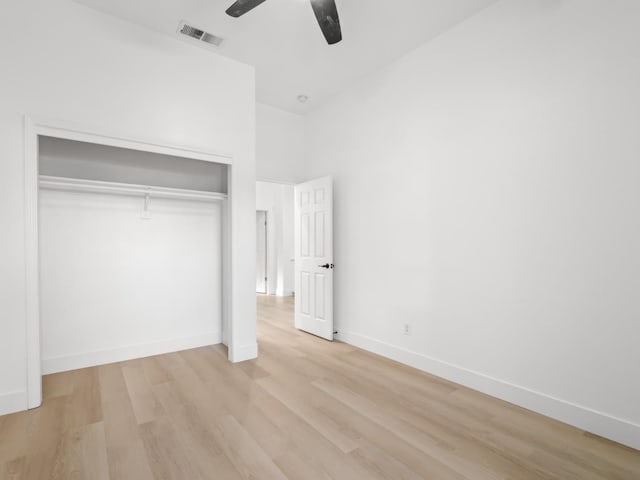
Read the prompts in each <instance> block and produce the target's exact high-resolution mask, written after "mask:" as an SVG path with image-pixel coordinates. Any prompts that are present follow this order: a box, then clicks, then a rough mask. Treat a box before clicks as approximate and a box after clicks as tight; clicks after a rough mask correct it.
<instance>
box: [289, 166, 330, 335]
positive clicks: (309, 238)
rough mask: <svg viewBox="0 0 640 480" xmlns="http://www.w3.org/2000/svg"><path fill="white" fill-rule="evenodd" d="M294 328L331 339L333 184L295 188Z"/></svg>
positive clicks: (314, 183)
mask: <svg viewBox="0 0 640 480" xmlns="http://www.w3.org/2000/svg"><path fill="white" fill-rule="evenodd" d="M295 234H296V241H295V250H296V263H295V274H296V290H295V292H296V293H295V294H296V297H295V298H296V301H295V323H296V328H298V329H300V330H304V331H306V332H309V333H312V334H314V335H317V336H319V337H322V338H326V339H327V340H333V182H332V179H331V177H324V178H319V179H317V180H312V181H311V182H307V183H302V184H300V185H296V188H295Z"/></svg>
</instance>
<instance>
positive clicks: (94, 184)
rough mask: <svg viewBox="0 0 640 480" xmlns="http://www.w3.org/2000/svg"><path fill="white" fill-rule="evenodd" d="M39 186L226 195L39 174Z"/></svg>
mask: <svg viewBox="0 0 640 480" xmlns="http://www.w3.org/2000/svg"><path fill="white" fill-rule="evenodd" d="M39 185H40V188H43V189H47V190H64V191H71V192H95V193H111V194H121V195H150V196H152V197H156V198H175V199H181V200H200V201H205V202H217V201H220V200H225V199H226V198H227V195H226V194H224V193H218V192H204V191H200V190H186V189H182V188H169V187H153V186H147V185H134V184H130V183H116V182H103V181H98V180H84V179H80V178H66V177H52V176H47V175H40V179H39Z"/></svg>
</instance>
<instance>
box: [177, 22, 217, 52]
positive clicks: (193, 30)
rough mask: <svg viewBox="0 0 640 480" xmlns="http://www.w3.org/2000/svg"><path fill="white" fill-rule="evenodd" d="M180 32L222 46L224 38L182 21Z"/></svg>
mask: <svg viewBox="0 0 640 480" xmlns="http://www.w3.org/2000/svg"><path fill="white" fill-rule="evenodd" d="M178 32H179V33H181V34H182V35H186V36H187V37H191V38H193V39H194V40H198V41H200V42H204V43H208V44H210V45H215V46H216V47H218V46H220V44H221V43H222V38H220V37H217V36H215V35H214V34H212V33H209V32H205V31H204V30H200V29H199V28H197V27H194V26H193V25H189V24H188V23H187V22H180V25H179V27H178Z"/></svg>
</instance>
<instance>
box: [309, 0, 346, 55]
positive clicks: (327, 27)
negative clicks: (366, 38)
mask: <svg viewBox="0 0 640 480" xmlns="http://www.w3.org/2000/svg"><path fill="white" fill-rule="evenodd" d="M311 7H312V8H313V13H315V15H316V19H317V20H318V25H320V29H321V30H322V33H323V34H324V38H326V39H327V43H328V44H329V45H333V44H334V43H338V42H339V41H340V40H342V30H341V29H340V18H339V17H338V8H337V7H336V2H335V0H311Z"/></svg>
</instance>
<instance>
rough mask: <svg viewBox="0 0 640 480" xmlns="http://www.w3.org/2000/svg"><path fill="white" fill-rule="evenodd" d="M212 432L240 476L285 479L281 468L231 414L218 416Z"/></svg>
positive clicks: (249, 479)
mask: <svg viewBox="0 0 640 480" xmlns="http://www.w3.org/2000/svg"><path fill="white" fill-rule="evenodd" d="M214 432H215V435H216V436H217V439H218V442H219V443H220V445H222V448H223V449H224V450H225V454H226V455H227V457H228V458H229V459H230V460H231V463H233V465H234V466H235V467H236V470H237V471H238V472H240V474H241V475H242V478H244V479H246V480H251V479H257V478H260V479H265V480H287V477H286V476H285V475H284V473H283V472H282V470H280V468H279V467H278V466H277V465H276V464H275V463H273V460H272V459H271V458H270V457H269V456H268V455H267V454H266V453H265V451H264V450H263V449H262V448H261V447H260V446H259V445H258V443H257V442H256V441H255V440H254V439H253V437H251V435H249V434H248V433H247V431H246V430H245V429H244V428H243V427H242V425H240V423H239V422H238V421H237V420H236V419H235V418H234V417H233V416H231V415H226V416H224V417H222V418H220V419H219V420H218V421H217V422H216V424H215V426H214Z"/></svg>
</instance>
